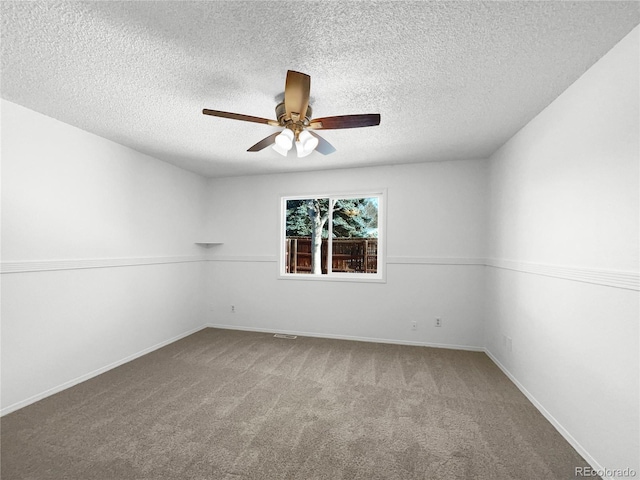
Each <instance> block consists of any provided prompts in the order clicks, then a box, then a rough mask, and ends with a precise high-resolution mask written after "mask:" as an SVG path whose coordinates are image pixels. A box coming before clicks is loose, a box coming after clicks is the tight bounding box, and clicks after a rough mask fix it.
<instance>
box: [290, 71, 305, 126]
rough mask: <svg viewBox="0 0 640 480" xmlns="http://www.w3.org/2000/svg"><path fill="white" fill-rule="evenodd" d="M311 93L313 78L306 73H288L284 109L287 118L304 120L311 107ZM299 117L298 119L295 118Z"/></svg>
mask: <svg viewBox="0 0 640 480" xmlns="http://www.w3.org/2000/svg"><path fill="white" fill-rule="evenodd" d="M310 91H311V77H310V76H309V75H306V74H304V73H300V72H294V71H293V70H288V71H287V81H286V82H285V85H284V108H285V112H286V118H287V119H292V120H294V121H295V120H303V121H304V116H305V114H306V113H307V107H308V106H309V92H310ZM295 116H297V117H298V118H297V119H296V118H294V117H295Z"/></svg>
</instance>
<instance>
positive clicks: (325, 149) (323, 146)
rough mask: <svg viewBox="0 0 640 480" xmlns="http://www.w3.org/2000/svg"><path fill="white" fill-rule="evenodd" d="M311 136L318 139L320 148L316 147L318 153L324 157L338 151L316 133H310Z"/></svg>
mask: <svg viewBox="0 0 640 480" xmlns="http://www.w3.org/2000/svg"><path fill="white" fill-rule="evenodd" d="M309 133H310V134H311V135H313V136H314V137H316V138H317V139H318V146H317V147H316V151H317V152H320V153H321V154H322V155H329V154H330V153H333V152H335V151H336V149H335V147H334V146H333V145H331V144H330V143H329V142H327V141H326V140H325V139H324V138H322V137H321V136H320V135H318V134H317V133H315V132H309Z"/></svg>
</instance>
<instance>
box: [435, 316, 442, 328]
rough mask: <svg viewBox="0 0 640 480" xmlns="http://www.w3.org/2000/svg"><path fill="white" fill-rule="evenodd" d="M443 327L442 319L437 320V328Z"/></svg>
mask: <svg viewBox="0 0 640 480" xmlns="http://www.w3.org/2000/svg"><path fill="white" fill-rule="evenodd" d="M441 326H442V319H441V318H436V327H441Z"/></svg>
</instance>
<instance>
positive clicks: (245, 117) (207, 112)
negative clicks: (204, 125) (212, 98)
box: [202, 108, 279, 127]
mask: <svg viewBox="0 0 640 480" xmlns="http://www.w3.org/2000/svg"><path fill="white" fill-rule="evenodd" d="M202 113H203V114H205V115H212V116H214V117H222V118H231V119H232V120H243V121H245V122H254V123H266V124H267V125H273V126H274V127H277V126H279V124H278V122H277V121H275V120H269V119H268V118H261V117H252V116H251V115H243V114H241V113H231V112H221V111H220V110H209V109H207V108H205V109H204V110H202Z"/></svg>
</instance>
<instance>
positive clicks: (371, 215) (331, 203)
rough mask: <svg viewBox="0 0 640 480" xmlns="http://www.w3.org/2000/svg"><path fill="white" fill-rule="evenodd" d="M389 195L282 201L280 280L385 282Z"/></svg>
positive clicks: (310, 196)
mask: <svg viewBox="0 0 640 480" xmlns="http://www.w3.org/2000/svg"><path fill="white" fill-rule="evenodd" d="M384 206H385V192H384V191H383V190H380V191H375V192H372V193H371V192H358V193H350V194H337V195H307V196H288V197H282V228H281V232H282V234H281V235H282V238H281V252H280V278H296V279H304V280H351V281H374V282H381V281H384V279H385V277H384V260H383V258H384V257H383V252H384V228H383V226H384Z"/></svg>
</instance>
